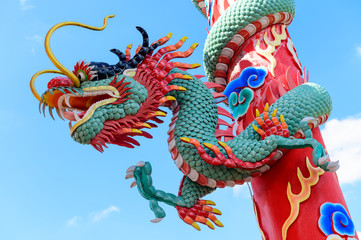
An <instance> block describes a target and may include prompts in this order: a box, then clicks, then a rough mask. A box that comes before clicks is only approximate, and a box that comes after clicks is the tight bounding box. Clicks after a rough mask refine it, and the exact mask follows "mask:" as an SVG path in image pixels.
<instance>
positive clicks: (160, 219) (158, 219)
mask: <svg viewBox="0 0 361 240" xmlns="http://www.w3.org/2000/svg"><path fill="white" fill-rule="evenodd" d="M162 220H163V218H155V219H153V220H150V221H151V222H152V223H159V222H160V221H162Z"/></svg>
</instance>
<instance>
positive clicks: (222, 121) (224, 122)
mask: <svg viewBox="0 0 361 240" xmlns="http://www.w3.org/2000/svg"><path fill="white" fill-rule="evenodd" d="M217 124H218V125H223V126H227V127H232V126H231V124H229V123H228V122H226V121H224V120H223V119H221V118H218V123H217Z"/></svg>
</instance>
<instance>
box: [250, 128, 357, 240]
mask: <svg viewBox="0 0 361 240" xmlns="http://www.w3.org/2000/svg"><path fill="white" fill-rule="evenodd" d="M313 135H314V138H315V139H316V140H317V141H319V142H320V143H322V144H323V145H324V143H323V139H322V135H321V133H320V130H319V128H316V129H314V130H313ZM306 157H308V158H309V160H310V162H311V163H312V149H311V148H307V149H295V150H289V151H287V152H285V154H284V156H283V157H282V158H281V159H280V160H279V161H278V163H276V164H275V165H274V166H273V167H272V168H271V170H270V171H268V172H266V173H265V174H264V175H262V176H260V177H257V178H255V179H254V180H253V181H252V188H253V193H254V202H255V206H256V210H257V218H258V221H259V226H260V229H261V231H262V234H263V236H264V239H267V240H268V239H269V240H281V239H282V240H284V239H291V240H298V239H302V240H319V239H349V240H351V239H359V238H358V237H357V235H355V236H353V237H350V236H343V237H341V236H339V237H340V238H336V236H333V238H331V237H330V236H329V237H327V236H326V235H325V234H324V233H323V232H322V231H321V229H320V228H319V225H318V221H319V219H320V216H321V213H320V207H321V205H322V204H324V203H327V202H329V203H339V204H341V205H342V206H344V208H345V209H346V210H347V212H348V209H347V205H346V202H345V199H344V197H343V194H342V191H341V189H340V185H339V182H338V178H337V175H336V173H330V172H324V173H323V174H322V175H320V176H319V180H318V181H317V183H316V184H315V185H313V186H310V195H309V197H307V196H305V197H304V201H303V202H301V203H300V204H299V214H298V215H297V218H296V219H295V221H294V222H293V223H292V224H290V226H289V227H288V229H287V227H286V225H287V224H285V222H286V220H287V219H288V218H289V217H290V214H291V204H290V200H289V198H288V196H287V186H288V185H289V184H290V186H291V189H292V193H293V194H295V195H298V194H299V193H300V192H301V183H300V179H299V177H298V176H297V168H299V169H300V170H301V172H302V175H303V176H304V177H305V178H308V177H310V171H309V169H308V168H307V166H306ZM306 185H307V184H306ZM306 188H307V187H306ZM293 208H295V207H293ZM284 225H285V226H284ZM286 234H287V237H286ZM355 234H356V233H355ZM285 237H286V238H285Z"/></svg>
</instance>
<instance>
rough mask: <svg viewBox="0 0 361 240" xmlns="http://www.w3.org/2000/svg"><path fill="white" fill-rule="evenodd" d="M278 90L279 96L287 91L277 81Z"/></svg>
mask: <svg viewBox="0 0 361 240" xmlns="http://www.w3.org/2000/svg"><path fill="white" fill-rule="evenodd" d="M278 92H279V94H280V97H281V96H283V94H285V93H286V92H287V91H286V89H285V88H284V87H283V85H282V83H281V82H279V83H278Z"/></svg>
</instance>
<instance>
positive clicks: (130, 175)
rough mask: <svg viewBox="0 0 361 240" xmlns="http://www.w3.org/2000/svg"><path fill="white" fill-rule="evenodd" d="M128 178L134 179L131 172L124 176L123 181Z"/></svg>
mask: <svg viewBox="0 0 361 240" xmlns="http://www.w3.org/2000/svg"><path fill="white" fill-rule="evenodd" d="M129 178H134V173H133V172H129V173H127V175H125V179H129Z"/></svg>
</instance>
